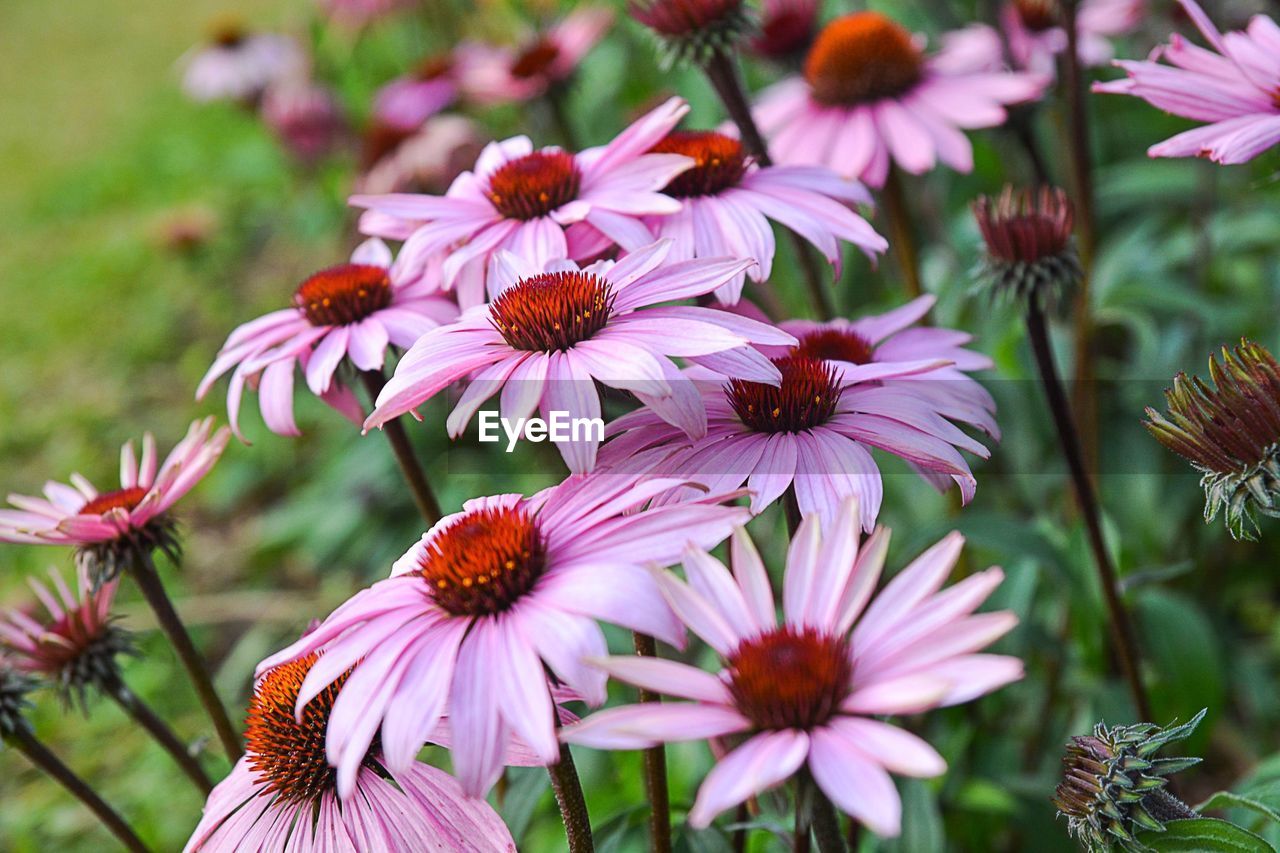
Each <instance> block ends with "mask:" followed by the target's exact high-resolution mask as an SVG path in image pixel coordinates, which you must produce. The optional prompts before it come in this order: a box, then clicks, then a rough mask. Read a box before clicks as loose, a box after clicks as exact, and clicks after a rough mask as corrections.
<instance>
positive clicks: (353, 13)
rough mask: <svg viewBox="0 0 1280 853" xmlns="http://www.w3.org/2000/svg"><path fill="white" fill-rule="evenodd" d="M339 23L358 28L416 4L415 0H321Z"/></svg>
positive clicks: (321, 3)
mask: <svg viewBox="0 0 1280 853" xmlns="http://www.w3.org/2000/svg"><path fill="white" fill-rule="evenodd" d="M320 5H321V7H323V8H324V10H325V11H326V12H327V13H328V14H329V16H330V17H331V18H332V19H333V20H334V21H335V22H336V23H338V24H340V25H342V26H345V27H351V28H352V29H358V28H360V27H363V26H366V25H367V24H369V23H371V22H373V21H376V20H377V19H379V18H385V17H387V16H389V15H392V14H394V13H395V12H398V11H400V10H401V9H406V8H409V7H412V6H413V5H414V0H320Z"/></svg>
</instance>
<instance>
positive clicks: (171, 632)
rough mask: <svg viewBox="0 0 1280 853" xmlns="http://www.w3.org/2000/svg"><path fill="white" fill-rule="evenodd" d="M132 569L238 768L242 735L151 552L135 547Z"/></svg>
mask: <svg viewBox="0 0 1280 853" xmlns="http://www.w3.org/2000/svg"><path fill="white" fill-rule="evenodd" d="M130 569H131V571H132V574H133V579H134V581H135V582H136V583H137V584H138V589H140V590H141V591H142V597H143V598H145V599H146V600H147V604H148V605H149V606H150V607H151V611H152V612H153V613H154V614H155V617H156V621H157V622H159V623H160V630H162V631H164V634H165V636H166V637H167V638H168V639H169V643H170V644H171V645H172V646H173V650H174V651H175V652H177V653H178V659H179V660H180V661H182V666H183V668H184V669H185V670H186V671H187V678H189V679H190V680H191V684H192V686H193V687H195V690H196V695H197V696H198V697H199V698H200V704H201V705H202V706H204V710H205V713H206V714H208V715H209V719H210V720H211V721H212V722H213V728H214V730H215V731H216V732H217V734H218V740H219V741H221V743H222V748H223V750H224V751H225V752H226V753H227V758H229V759H230V760H231V763H232V764H235V763H236V761H238V760H239V759H240V755H241V753H242V752H243V751H244V749H243V747H242V746H241V745H240V735H239V733H238V732H237V731H236V729H235V726H233V725H232V724H231V718H230V717H229V716H227V709H226V708H225V707H223V705H222V700H221V699H219V698H218V693H217V691H216V690H214V689H213V681H212V680H211V679H210V678H209V668H208V667H207V666H206V665H205V662H204V658H203V657H202V656H201V655H200V652H199V651H198V650H197V649H196V645H195V643H194V642H192V640H191V635H190V634H188V633H187V628H186V626H185V625H183V624H182V619H181V618H180V617H179V616H178V611H176V610H174V608H173V602H171V601H170V600H169V595H168V593H166V592H165V590H164V583H163V582H161V580H160V573H159V572H157V571H156V564H155V562H154V561H153V560H152V559H151V552H150V551H148V550H147V549H146V548H145V547H143V546H141V545H136V544H135V546H134V559H133V560H132V561H130Z"/></svg>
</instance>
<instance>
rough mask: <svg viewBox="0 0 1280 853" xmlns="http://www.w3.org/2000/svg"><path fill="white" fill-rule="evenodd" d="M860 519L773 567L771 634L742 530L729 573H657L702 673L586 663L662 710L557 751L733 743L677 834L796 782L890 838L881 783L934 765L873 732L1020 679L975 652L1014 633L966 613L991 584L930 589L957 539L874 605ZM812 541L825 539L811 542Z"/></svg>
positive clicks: (802, 532)
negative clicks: (809, 782)
mask: <svg viewBox="0 0 1280 853" xmlns="http://www.w3.org/2000/svg"><path fill="white" fill-rule="evenodd" d="M857 517H858V508H857V506H856V501H854V500H852V499H848V500H845V501H843V502H841V504H840V507H839V510H838V512H836V513H834V514H833V516H832V519H831V521H830V523H828V524H826V525H822V524H820V522H819V520H818V518H817V517H816V516H809V517H807V518H806V519H805V520H804V521H803V522H802V523H801V525H800V527H799V529H798V530H797V531H796V535H795V538H794V539H793V540H792V542H791V548H790V550H789V551H788V554H787V567H786V575H785V577H784V579H783V590H782V611H783V619H782V623H781V624H778V619H777V616H776V612H775V609H774V608H775V605H774V596H773V593H772V591H771V590H770V585H769V575H768V573H767V572H766V570H765V567H764V564H763V563H762V562H761V560H760V556H759V554H758V553H757V552H756V550H755V546H754V545H752V543H751V540H750V539H748V538H747V535H746V533H745V532H743V531H742V530H738V531H736V532H735V533H734V535H733V539H732V544H731V546H730V556H731V558H732V564H733V571H732V572H730V571H729V570H728V569H726V568H725V567H724V565H723V564H722V563H720V562H719V561H718V560H716V559H714V558H713V557H711V555H709V554H707V553H706V552H705V551H704V550H702V549H698V548H689V549H687V550H686V551H685V555H684V570H685V573H686V576H687V577H688V579H689V580H688V583H685V582H684V581H681V580H679V579H678V578H677V577H676V576H675V575H674V574H673V573H671V572H658V573H656V574H657V577H658V582H659V584H660V585H661V588H662V593H663V595H665V596H666V598H667V601H668V602H669V603H670V604H671V607H672V608H673V609H674V610H675V612H676V614H677V615H678V616H679V617H680V619H681V621H683V622H684V623H685V625H686V626H688V628H689V630H690V631H692V632H693V633H694V634H696V635H698V636H699V637H701V638H702V639H703V640H704V641H705V642H706V643H707V645H709V646H711V647H712V648H713V649H714V650H715V651H716V653H717V654H718V655H719V657H720V659H721V660H722V661H723V664H724V666H723V669H721V670H720V672H719V673H717V674H714V675H713V674H711V673H709V672H706V671H704V670H702V669H697V668H695V667H692V666H689V665H687V664H683V663H678V662H676V661H672V660H663V659H660V658H644V657H636V656H631V657H614V658H603V659H599V660H595V661H593V663H595V664H596V665H597V666H599V667H600V668H602V669H603V670H604V671H605V672H607V673H608V674H609V675H611V676H613V677H614V678H617V679H619V680H621V681H626V682H630V683H631V684H635V685H637V686H639V687H642V688H645V689H648V690H652V691H655V692H658V693H664V694H666V695H667V696H670V697H673V698H674V699H676V700H683V701H667V702H662V703H648V704H642V705H628V706H623V707H619V708H611V709H608V710H605V711H601V712H599V713H597V714H594V715H592V716H590V717H587V718H586V719H585V720H583V721H582V722H580V723H577V724H575V725H572V726H568V727H566V728H565V729H564V730H563V731H562V733H561V736H562V738H563V739H564V740H565V741H567V742H569V743H576V744H582V745H584V746H590V747H595V748H597V749H642V748H647V747H651V746H654V745H656V744H661V743H669V742H677V741H689V740H705V739H708V738H724V737H733V736H744V737H745V740H744V741H743V742H742V743H741V745H740V746H738V747H737V748H736V749H734V750H733V751H732V752H731V753H729V754H728V755H727V756H725V757H724V758H722V759H721V760H720V761H719V762H718V763H717V764H716V766H715V767H714V768H713V769H712V771H711V772H710V773H709V774H708V775H707V778H706V779H705V780H704V781H703V783H702V787H701V788H700V789H699V791H698V797H697V800H696V802H695V803H694V805H693V809H692V811H690V812H689V823H690V825H691V826H694V827H705V826H707V825H708V824H710V823H711V821H712V819H713V818H714V817H715V816H716V815H717V814H719V813H720V812H723V811H725V810H726V809H730V808H732V807H734V806H735V805H737V804H739V803H741V802H743V801H744V800H746V799H747V798H748V797H751V796H753V795H755V794H758V793H760V792H761V791H765V790H767V789H769V788H772V787H774V786H775V785H779V784H781V783H783V782H785V781H786V780H788V779H789V778H791V777H792V775H794V774H795V773H796V772H797V771H799V770H801V769H802V768H807V769H808V771H809V772H810V773H811V774H812V775H813V779H814V781H815V782H817V784H818V787H819V788H821V789H822V791H823V792H824V793H825V794H826V795H827V796H828V797H830V798H831V800H832V802H833V803H835V805H836V806H837V807H839V808H840V809H842V810H843V811H845V812H847V813H848V814H849V815H851V816H852V817H854V818H855V819H857V820H859V821H861V822H862V823H864V824H865V825H866V826H867V827H869V828H870V829H871V830H872V831H874V832H875V833H876V834H878V835H881V836H896V835H897V834H898V833H899V831H900V823H901V813H902V803H901V801H900V800H899V797H898V792H897V790H896V789H895V788H894V784H893V778H892V777H891V776H890V773H896V774H899V775H902V776H912V777H922V778H928V777H933V776H940V775H942V774H943V773H945V772H946V769H947V766H946V762H945V761H944V760H943V758H942V756H940V755H939V754H938V753H937V752H936V751H935V750H934V749H933V747H931V746H930V745H929V744H928V743H926V742H925V741H923V740H921V739H920V738H919V737H917V736H916V735H914V734H911V733H910V732H908V731H906V730H904V729H901V728H898V727H896V726H892V725H890V724H888V723H886V722H882V721H880V720H877V719H876V717H878V716H884V715H893V714H918V713H922V712H924V711H927V710H930V709H932V708H939V707H944V706H948V705H957V704H960V703H963V702H968V701H971V700H973V699H975V698H977V697H979V696H982V695H984V694H986V693H989V692H991V691H992V690H995V689H997V688H999V687H1002V686H1004V685H1005V684H1008V683H1010V682H1012V681H1016V680H1018V679H1019V678H1021V677H1022V662H1021V661H1020V660H1018V659H1017V658H1013V657H1006V656H1004V655H991V654H978V653H977V652H979V651H980V650H981V649H983V648H985V647H986V646H988V645H990V644H991V643H992V642H994V641H995V640H996V639H998V638H999V637H1001V636H1003V635H1004V634H1006V633H1007V632H1008V631H1010V630H1011V629H1012V628H1013V627H1014V626H1015V625H1016V624H1017V622H1018V619H1017V617H1016V616H1014V614H1013V613H1010V612H1008V611H1002V612H996V613H979V614H974V610H976V609H977V608H978V607H979V606H980V605H981V604H982V602H983V601H985V600H986V598H987V597H988V596H989V595H990V594H991V593H992V591H993V590H994V589H995V588H996V587H997V586H998V585H999V584H1000V582H1001V580H1003V578H1004V574H1003V572H1001V571H1000V570H999V569H996V568H992V569H988V570H987V571H985V572H979V573H977V574H975V575H972V576H970V577H968V578H966V579H965V580H964V581H962V582H960V583H958V584H955V585H954V586H952V587H950V588H948V589H946V590H943V589H942V586H943V584H944V583H945V581H946V579H947V576H948V575H949V574H950V573H951V569H952V567H953V566H954V565H955V562H956V558H957V557H958V556H959V554H960V549H961V547H962V546H963V543H964V539H963V538H962V537H961V536H960V535H959V534H958V533H953V534H951V535H949V536H947V537H946V538H945V539H943V540H942V541H940V542H939V543H938V544H936V545H934V546H933V547H932V548H930V549H929V550H928V551H925V552H924V553H923V554H921V555H920V556H919V557H917V558H916V559H915V561H913V562H912V563H911V564H910V565H909V566H907V567H906V568H905V569H903V570H902V571H901V572H899V573H898V574H897V575H896V576H895V577H894V578H893V580H892V581H891V582H890V583H889V584H888V585H887V586H886V587H885V588H884V589H883V590H881V591H880V593H879V594H878V595H873V591H874V590H875V586H876V582H877V581H878V580H879V578H880V573H881V569H882V567H883V564H884V557H885V552H886V550H887V547H888V538H889V536H888V531H886V530H883V529H879V530H877V531H876V532H875V533H874V534H873V535H872V536H871V537H870V538H868V539H867V541H866V542H864V543H861V545H860V544H859V541H858V540H859V536H858V532H857V531H858V524H857ZM824 533H825V535H824Z"/></svg>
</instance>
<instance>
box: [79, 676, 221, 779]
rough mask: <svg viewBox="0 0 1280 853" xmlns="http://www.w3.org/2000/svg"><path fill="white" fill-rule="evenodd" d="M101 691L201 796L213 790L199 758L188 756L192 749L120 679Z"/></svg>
mask: <svg viewBox="0 0 1280 853" xmlns="http://www.w3.org/2000/svg"><path fill="white" fill-rule="evenodd" d="M103 691H104V692H105V693H106V694H107V695H108V696H110V697H111V698H112V699H114V700H115V701H116V703H117V704H118V705H119V706H120V707H121V709H123V710H124V712H125V713H126V714H128V715H129V716H130V717H132V718H133V721H134V722H136V723H137V724H138V725H140V726H142V728H144V729H146V731H147V734H149V735H151V737H152V738H153V739H154V740H155V742H156V743H158V744H159V745H160V746H161V747H162V748H163V749H164V751H165V752H167V753H169V755H170V756H172V757H173V760H174V761H175V762H177V764H178V767H179V768H181V770H182V772H183V773H185V774H186V776H187V778H188V779H190V780H191V781H192V782H193V783H194V784H195V786H196V787H197V788H199V789H200V791H201V793H203V794H205V795H206V796H207V795H208V794H209V792H210V791H212V790H213V782H211V781H210V780H209V776H208V775H207V774H206V773H205V772H204V768H203V767H201V766H200V761H199V759H197V758H196V757H195V756H194V755H192V754H191V750H189V749H188V748H187V745H186V744H185V743H183V742H182V739H181V738H179V737H178V736H177V734H175V733H174V731H173V729H171V728H169V726H168V724H167V723H165V721H164V720H162V719H160V716H159V715H158V714H157V713H156V712H155V711H153V710H152V709H151V707H150V706H149V705H147V703H145V702H143V701H142V700H141V699H140V698H138V696H137V694H135V693H134V692H133V691H132V690H130V689H129V687H128V685H126V684H125V683H124V682H123V681H121V680H120V679H119V678H112V679H111V680H110V681H109V682H108V683H106V684H105V685H103Z"/></svg>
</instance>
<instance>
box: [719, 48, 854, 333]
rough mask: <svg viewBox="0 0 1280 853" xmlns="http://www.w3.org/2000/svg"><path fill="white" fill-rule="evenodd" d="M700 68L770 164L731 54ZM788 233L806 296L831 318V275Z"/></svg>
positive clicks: (750, 146)
mask: <svg viewBox="0 0 1280 853" xmlns="http://www.w3.org/2000/svg"><path fill="white" fill-rule="evenodd" d="M702 69H703V71H704V72H705V73H706V75H707V79H708V80H710V81H711V86H712V88H714V89H715V90H716V94H717V95H719V96H720V101H721V102H722V103H723V104H724V108H725V111H726V112H728V113H729V118H731V119H733V123H734V124H736V125H737V126H738V133H739V134H741V136H742V141H743V142H745V143H746V146H747V150H748V151H749V152H751V156H753V157H755V158H756V162H758V163H759V164H760V165H761V166H772V165H773V158H771V157H770V156H769V146H768V144H767V143H765V141H764V136H762V135H761V133H760V128H759V127H757V126H756V120H755V118H754V117H753V116H752V115H751V103H750V101H748V100H747V94H746V91H745V90H744V89H743V88H742V80H741V79H740V78H739V77H738V66H737V64H736V63H735V62H734V60H733V57H732V56H731V55H730V54H729V53H727V52H725V51H723V50H716V51H712V53H711V56H710V57H709V58H708V59H707V61H706V63H705V64H704V65H703V67H702ZM787 233H788V234H790V235H791V243H792V245H793V246H794V247H795V252H796V258H797V259H798V261H799V263H800V269H801V271H802V272H803V273H804V281H805V287H807V288H808V290H809V298H810V299H811V300H812V301H813V307H814V310H815V311H817V313H818V318H819V319H821V320H830V319H832V318H834V317H835V316H836V306H835V303H834V302H833V301H832V298H831V292H830V290H829V289H828V286H827V282H828V281H829V280H830V276H828V275H824V272H823V268H822V261H821V259H820V258H819V257H818V256H817V254H816V253H815V250H814V248H813V246H811V245H809V243H808V242H807V241H806V240H805V239H804V238H803V237H801V236H800V235H799V234H797V233H796V232H794V231H792V230H791V229H787Z"/></svg>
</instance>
